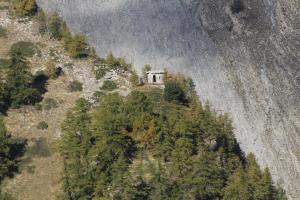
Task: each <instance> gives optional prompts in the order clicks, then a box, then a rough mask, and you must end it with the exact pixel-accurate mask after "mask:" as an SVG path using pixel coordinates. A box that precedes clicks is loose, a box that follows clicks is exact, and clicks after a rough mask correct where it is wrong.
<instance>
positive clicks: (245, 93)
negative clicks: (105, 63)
mask: <svg viewBox="0 0 300 200" xmlns="http://www.w3.org/2000/svg"><path fill="white" fill-rule="evenodd" d="M234 2H235V3H234ZM38 3H39V5H40V6H41V7H43V8H44V9H46V10H47V11H57V12H58V13H59V14H60V15H61V16H62V17H63V18H64V19H65V20H66V21H67V23H68V24H69V25H70V26H71V27H72V29H73V30H74V31H79V32H82V33H85V34H86V35H87V36H88V38H89V41H90V43H91V44H92V45H94V46H95V47H96V49H97V52H98V54H99V55H101V56H103V55H106V54H107V53H108V52H109V51H112V52H114V53H115V54H116V55H123V56H126V57H127V59H129V60H130V61H132V62H133V63H134V64H135V66H137V67H141V66H142V65H144V64H146V63H148V64H151V65H153V66H155V67H157V68H163V67H168V68H169V69H174V70H180V71H181V72H183V73H186V74H187V75H189V76H191V77H192V78H193V79H194V80H195V82H196V84H197V88H198V91H199V93H200V95H201V98H203V100H208V101H210V102H211V103H212V104H213V105H214V106H215V107H216V108H218V109H219V110H220V111H221V112H229V113H230V114H231V116H232V118H233V121H234V125H235V127H236V137H237V139H238V141H239V142H240V144H241V146H242V148H243V150H244V151H246V152H254V153H255V155H256V156H257V158H258V161H259V162H260V164H262V165H265V166H266V165H267V166H269V167H270V170H271V172H272V174H273V177H275V178H276V180H277V181H278V182H282V183H283V186H284V188H285V189H286V190H287V192H288V195H289V198H290V199H300V163H299V160H300V134H299V130H300V129H299V128H300V114H299V113H300V112H299V108H300V103H299V102H300V101H299V100H300V96H299V90H300V88H299V87H300V69H299V64H300V51H299V49H300V39H299V38H300V14H299V9H300V2H299V0H289V1H285V0H243V1H224V0H220V1H216V0H205V1H204V0H174V1H162V0H151V1H149V0H139V1H136V0H101V1H99V0H86V1H82V0H64V1H60V0H38Z"/></svg>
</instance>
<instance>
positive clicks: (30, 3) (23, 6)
mask: <svg viewBox="0 0 300 200" xmlns="http://www.w3.org/2000/svg"><path fill="white" fill-rule="evenodd" d="M13 8H14V10H15V12H16V14H17V15H20V16H32V15H35V14H36V13H37V11H38V6H37V4H36V2H35V0H13Z"/></svg>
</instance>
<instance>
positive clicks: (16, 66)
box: [6, 50, 41, 108]
mask: <svg viewBox="0 0 300 200" xmlns="http://www.w3.org/2000/svg"><path fill="white" fill-rule="evenodd" d="M6 79H7V87H8V88H7V90H8V91H9V92H8V93H9V94H8V96H9V97H8V98H9V104H10V105H11V106H12V107H13V108H17V107H19V106H20V105H23V104H30V105H33V104H34V103H35V102H37V101H40V100H41V94H40V93H39V91H38V90H37V89H35V88H33V87H32V81H33V76H32V74H31V72H30V69H29V64H28V63H27V61H26V60H25V59H24V58H23V53H22V52H20V51H18V50H14V51H12V52H11V64H10V67H9V70H8V72H7V76H6Z"/></svg>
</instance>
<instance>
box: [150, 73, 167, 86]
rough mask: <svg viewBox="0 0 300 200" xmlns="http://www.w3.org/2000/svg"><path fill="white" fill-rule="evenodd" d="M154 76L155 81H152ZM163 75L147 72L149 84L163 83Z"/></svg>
mask: <svg viewBox="0 0 300 200" xmlns="http://www.w3.org/2000/svg"><path fill="white" fill-rule="evenodd" d="M153 76H155V79H156V81H155V82H154V78H153ZM163 79H164V75H163V74H156V73H149V74H148V83H149V84H163V83H164V80H163Z"/></svg>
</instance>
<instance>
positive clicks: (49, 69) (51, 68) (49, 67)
mask: <svg viewBox="0 0 300 200" xmlns="http://www.w3.org/2000/svg"><path fill="white" fill-rule="evenodd" d="M45 68H46V74H47V76H48V77H49V78H52V79H56V78H57V77H58V75H59V71H58V69H57V68H56V66H55V62H54V61H53V60H51V59H50V60H48V61H47V62H46V64H45Z"/></svg>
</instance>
